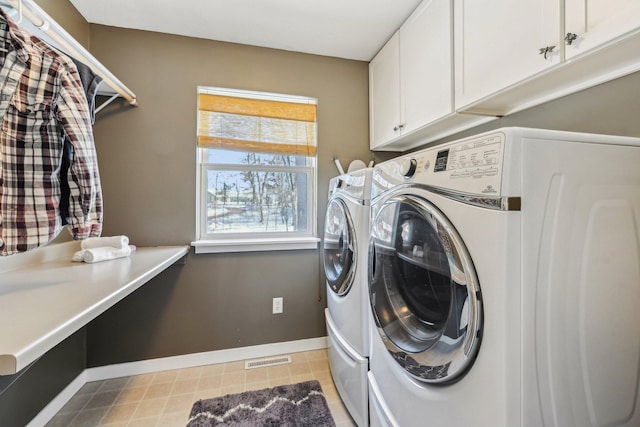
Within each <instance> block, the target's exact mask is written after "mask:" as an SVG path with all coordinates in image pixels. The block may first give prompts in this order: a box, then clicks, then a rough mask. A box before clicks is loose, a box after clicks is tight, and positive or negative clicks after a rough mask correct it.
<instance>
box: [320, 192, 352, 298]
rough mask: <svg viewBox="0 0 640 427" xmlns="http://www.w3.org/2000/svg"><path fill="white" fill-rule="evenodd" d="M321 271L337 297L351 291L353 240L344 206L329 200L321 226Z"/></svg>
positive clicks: (350, 221)
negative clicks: (322, 257) (322, 234)
mask: <svg viewBox="0 0 640 427" xmlns="http://www.w3.org/2000/svg"><path fill="white" fill-rule="evenodd" d="M324 224H325V225H324V243H323V254H324V272H325V275H326V276H327V284H328V285H329V288H330V289H331V290H332V291H333V292H335V293H336V294H338V295H345V294H346V293H347V292H349V290H350V289H351V285H352V284H353V277H354V275H355V260H356V257H355V254H356V240H355V232H354V228H353V221H352V219H351V215H349V211H348V209H347V207H346V205H345V203H344V202H343V201H342V200H340V199H332V200H331V201H330V202H329V205H328V206H327V216H326V218H325V223H324Z"/></svg>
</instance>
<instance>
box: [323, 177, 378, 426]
mask: <svg viewBox="0 0 640 427" xmlns="http://www.w3.org/2000/svg"><path fill="white" fill-rule="evenodd" d="M371 174H372V169H371V168H365V169H360V170H357V171H353V172H349V173H347V174H344V175H341V176H339V177H336V178H334V179H332V180H331V182H330V188H329V193H330V196H329V202H328V204H327V214H326V217H325V230H324V240H323V259H324V270H325V276H326V279H327V309H326V310H325V317H326V324H327V335H328V339H329V348H328V353H329V366H330V368H331V375H332V377H333V380H334V383H335V384H336V388H337V390H338V393H339V394H340V397H341V399H342V401H343V402H344V405H345V407H346V408H347V410H348V411H349V413H350V415H351V417H352V418H353V420H354V421H355V422H356V423H357V424H358V425H359V426H366V425H368V419H369V416H368V397H367V396H368V391H367V389H368V382H367V372H368V370H369V359H368V357H369V336H370V333H369V323H368V322H369V320H368V319H369V318H368V312H369V303H368V292H367V244H368V240H369V214H370V197H371Z"/></svg>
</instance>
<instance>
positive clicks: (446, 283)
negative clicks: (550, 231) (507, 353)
mask: <svg viewBox="0 0 640 427" xmlns="http://www.w3.org/2000/svg"><path fill="white" fill-rule="evenodd" d="M372 225H373V227H372V233H371V240H370V246H369V252H370V253H369V294H370V299H371V307H372V310H373V313H374V318H375V321H376V324H377V327H378V331H379V333H380V335H381V336H382V338H383V341H384V343H385V346H386V347H387V350H388V351H389V353H390V354H391V355H392V356H393V358H394V359H395V360H396V362H397V363H398V364H400V365H401V366H402V367H403V368H404V369H405V370H406V371H407V372H408V373H409V374H410V375H411V376H412V377H414V378H415V379H417V380H420V381H423V382H427V383H445V382H450V381H454V380H456V379H458V378H460V376H461V375H462V374H464V373H465V372H466V371H467V369H468V368H469V367H470V366H471V364H472V362H473V360H474V359H475V356H476V354H477V351H478V348H479V345H480V331H481V327H482V306H481V300H480V288H479V285H478V280H477V277H476V273H475V269H474V268H473V264H472V262H471V259H470V257H469V253H468V251H467V249H466V247H465V246H464V244H463V242H462V239H461V238H460V236H459V235H458V233H457V232H456V230H455V229H454V227H453V225H452V224H451V223H450V222H449V221H448V220H447V218H446V217H445V216H444V215H443V214H442V212H441V211H440V210H439V209H437V208H436V207H435V206H434V205H433V204H431V203H430V202H429V201H427V200H425V199H422V198H419V197H416V196H402V197H397V198H393V199H391V200H389V201H387V202H386V203H385V204H384V205H383V206H382V207H381V208H380V210H379V211H378V213H377V215H376V218H375V220H374V221H373V223H372Z"/></svg>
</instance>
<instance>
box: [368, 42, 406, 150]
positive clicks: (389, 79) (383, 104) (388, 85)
mask: <svg viewBox="0 0 640 427" xmlns="http://www.w3.org/2000/svg"><path fill="white" fill-rule="evenodd" d="M399 63H400V60H399V34H398V32H396V33H395V34H394V35H393V37H391V39H389V41H388V42H387V44H385V45H384V47H383V48H382V49H381V50H380V52H378V54H377V55H376V56H375V58H373V60H371V62H370V63H369V133H370V135H369V140H370V145H371V148H372V149H373V148H375V147H377V146H379V145H381V144H384V143H386V142H388V141H391V140H392V139H395V138H396V137H398V136H400V130H399V125H400V66H399Z"/></svg>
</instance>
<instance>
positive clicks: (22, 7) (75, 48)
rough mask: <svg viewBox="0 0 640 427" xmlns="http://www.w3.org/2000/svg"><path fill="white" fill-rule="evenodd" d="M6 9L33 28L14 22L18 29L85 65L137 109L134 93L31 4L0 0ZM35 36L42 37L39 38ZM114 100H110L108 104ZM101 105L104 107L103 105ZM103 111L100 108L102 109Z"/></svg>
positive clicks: (27, 0) (12, 15)
mask: <svg viewBox="0 0 640 427" xmlns="http://www.w3.org/2000/svg"><path fill="white" fill-rule="evenodd" d="M5 5H6V6H9V7H11V8H12V9H13V11H11V17H12V18H14V17H15V16H16V13H17V14H18V15H21V16H22V19H24V18H26V19H27V20H28V21H29V22H30V23H31V24H32V25H33V27H34V29H35V30H37V31H34V29H32V28H28V27H27V26H26V25H24V24H25V23H24V22H21V23H19V22H18V21H19V20H20V18H17V19H14V20H15V21H16V23H19V25H20V26H24V27H25V28H26V29H27V30H29V31H30V32H32V33H33V34H34V35H35V36H36V37H39V38H41V39H43V40H45V41H47V42H49V43H51V44H52V45H54V46H55V47H57V48H58V49H60V50H62V51H64V52H65V53H67V54H68V55H70V56H72V57H74V58H75V59H76V60H78V61H80V62H82V63H84V64H85V65H87V66H88V67H89V68H91V70H92V71H93V72H94V73H95V74H96V75H98V76H100V77H101V78H102V79H103V82H104V84H106V85H107V86H109V87H110V88H111V89H113V90H114V91H115V92H116V93H117V94H118V95H120V96H122V97H123V98H124V99H126V100H127V101H129V103H130V104H131V105H133V106H134V107H137V106H138V101H137V99H136V95H135V93H133V92H132V91H131V90H130V89H129V88H128V87H126V86H125V85H124V83H122V82H121V81H120V80H119V79H118V78H117V77H116V76H114V75H113V73H111V71H109V70H108V69H107V68H106V67H105V66H104V65H102V64H101V63H100V61H98V60H97V59H96V58H95V57H94V56H93V55H92V54H91V53H89V51H88V50H87V49H85V48H84V47H83V46H82V45H81V44H80V43H79V42H78V41H77V40H76V39H74V38H73V37H72V36H71V35H70V34H69V33H68V32H67V31H66V30H65V29H64V28H62V27H61V26H60V25H59V24H58V23H57V22H56V21H55V20H54V19H53V18H51V17H50V16H49V15H48V14H47V13H46V12H45V11H44V10H43V9H42V8H41V7H40V6H38V5H37V4H36V3H35V2H34V1H33V0H2V1H1V2H0V6H5ZM37 32H40V33H42V36H41V35H40V34H38V33H37ZM113 99H114V98H112V99H110V100H109V101H108V102H111V101H112V100H113ZM103 105H104V104H103ZM101 107H103V106H101Z"/></svg>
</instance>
